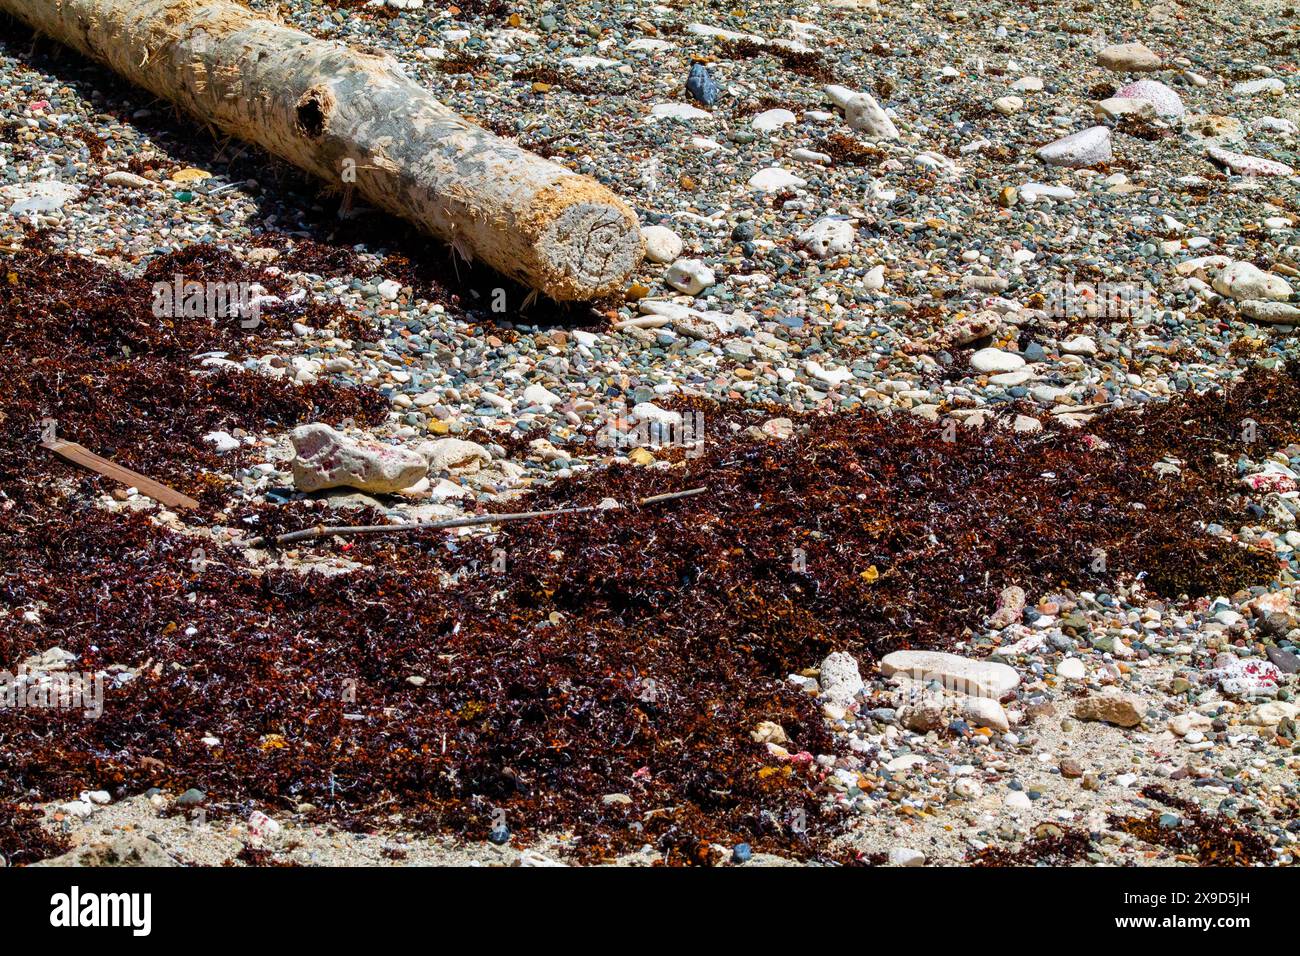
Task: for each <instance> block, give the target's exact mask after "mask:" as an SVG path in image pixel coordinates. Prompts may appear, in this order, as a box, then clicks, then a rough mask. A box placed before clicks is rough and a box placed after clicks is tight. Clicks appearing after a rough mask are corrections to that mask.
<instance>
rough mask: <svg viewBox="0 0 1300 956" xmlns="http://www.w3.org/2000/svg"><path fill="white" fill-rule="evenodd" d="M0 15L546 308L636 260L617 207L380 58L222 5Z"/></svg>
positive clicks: (80, 0) (53, 2)
mask: <svg viewBox="0 0 1300 956" xmlns="http://www.w3.org/2000/svg"><path fill="white" fill-rule="evenodd" d="M0 10H3V11H6V12H8V13H10V14H12V15H14V16H16V17H17V18H18V19H20V20H22V21H23V22H25V23H26V24H28V25H29V26H31V27H32V28H34V29H36V30H38V31H40V32H42V33H45V34H48V35H49V36H50V37H52V38H54V39H55V40H58V41H60V42H62V43H64V44H67V45H68V46H70V47H72V48H74V49H76V50H77V51H79V52H80V53H82V54H84V55H86V56H88V57H90V58H92V59H95V60H98V61H100V62H102V63H104V64H106V65H107V66H109V67H110V68H112V69H113V70H115V71H116V72H117V73H119V74H121V75H122V76H123V77H125V78H126V79H127V80H129V81H131V82H132V83H134V84H137V85H139V86H142V87H144V88H145V89H147V90H149V91H150V92H152V93H154V94H156V95H158V96H160V97H163V98H164V99H167V100H170V101H172V102H174V103H176V104H178V105H179V106H181V107H183V108H184V109H186V110H188V111H189V112H190V113H192V114H194V115H195V116H196V117H198V118H199V119H201V120H203V121H205V122H207V123H210V124H212V125H214V126H216V127H218V128H220V129H221V130H222V131H224V132H225V133H227V134H229V135H231V136H234V137H237V138H239V139H243V140H247V141H250V142H253V143H256V144H258V145H259V146H261V147H263V148H264V149H266V150H267V151H269V152H271V153H274V154H275V155H277V156H279V157H281V158H283V159H285V160H287V161H289V162H291V163H293V164H294V165H296V166H299V167H301V168H302V169H305V170H307V171H308V172H311V173H313V174H315V175H317V176H320V177H321V178H323V179H325V180H328V181H330V182H331V183H335V184H338V185H340V186H341V187H342V186H343V185H344V184H348V185H352V187H353V188H354V189H355V190H356V191H357V192H358V193H359V194H360V195H362V196H364V197H365V198H366V199H367V200H369V201H370V202H371V203H373V204H375V205H376V206H379V207H381V208H383V209H385V210H387V211H389V212H391V213H395V214H396V215H399V216H402V217H404V218H406V219H409V220H411V221H413V222H415V223H417V224H418V225H420V226H422V227H423V228H425V229H427V230H428V231H429V232H431V233H433V234H434V235H435V236H437V237H439V238H440V239H442V240H444V241H446V242H448V243H450V244H451V245H452V246H453V247H454V248H455V249H457V250H458V251H460V252H461V253H462V254H464V255H467V256H470V257H473V258H476V259H480V260H482V261H484V262H486V263H487V264H489V265H491V266H492V267H493V268H495V269H497V270H498V271H499V272H501V273H504V274H505V275H508V276H511V277H512V278H514V279H517V280H518V281H520V282H522V283H524V284H525V285H528V286H530V287H532V288H534V289H537V290H538V291H540V292H543V293H545V294H547V295H549V296H551V297H552V298H554V299H557V300H588V299H594V298H599V297H601V296H604V295H606V294H609V293H612V292H616V291H621V290H622V289H623V287H624V284H625V281H626V279H627V277H628V275H629V274H630V273H631V272H632V270H633V269H635V268H636V266H637V264H638V263H639V262H640V260H641V257H642V254H643V252H644V243H643V241H642V239H641V233H640V230H639V228H638V226H637V221H636V217H635V215H634V214H633V213H632V211H631V210H630V209H629V208H628V207H627V206H626V205H625V204H624V203H623V202H622V201H621V200H620V199H619V198H618V197H617V196H615V195H614V194H613V193H612V192H610V191H609V190H608V189H606V188H605V187H604V186H601V185H600V184H599V183H597V182H596V181H595V180H594V179H591V178H589V177H586V176H580V175H577V174H575V173H572V172H570V171H569V170H567V169H564V168H563V167H561V166H558V165H556V164H554V163H551V162H548V161H547V160H544V159H542V158H541V157H539V156H537V155H535V154H533V153H530V152H528V151H527V150H524V149H520V148H519V147H518V146H517V145H515V144H514V143H511V142H510V141H508V140H505V139H502V138H501V137H498V136H494V135H493V134H491V133H489V132H487V131H486V130H484V129H482V128H480V127H478V126H475V125H474V124H472V123H469V122H467V121H466V120H464V119H462V118H461V117H460V116H458V115H457V114H455V113H454V112H452V111H451V110H449V109H448V108H447V107H445V106H443V105H442V104H441V103H440V102H438V101H437V100H436V99H435V98H434V97H433V96H432V95H431V94H430V93H429V92H428V91H427V90H425V89H424V88H423V87H421V86H419V85H417V84H416V83H414V82H412V81H411V80H410V79H408V78H407V77H406V76H405V75H404V74H403V72H402V69H401V67H400V65H399V64H398V63H397V62H396V61H395V60H393V59H392V58H391V57H390V56H388V55H386V54H382V53H374V52H368V51H362V50H357V49H353V48H351V47H348V46H345V45H343V44H340V43H336V42H329V41H324V40H317V39H315V38H313V37H311V36H308V35H307V34H306V33H302V32H300V31H298V30H293V29H290V28H288V27H286V26H284V25H282V24H280V23H277V22H275V21H273V20H269V19H267V18H265V17H261V16H258V15H256V14H254V13H252V12H251V11H250V10H248V9H247V8H245V7H242V6H239V5H237V4H234V3H229V2H226V0H0ZM349 175H350V176H352V177H354V182H353V180H351V179H349V178H348V177H349Z"/></svg>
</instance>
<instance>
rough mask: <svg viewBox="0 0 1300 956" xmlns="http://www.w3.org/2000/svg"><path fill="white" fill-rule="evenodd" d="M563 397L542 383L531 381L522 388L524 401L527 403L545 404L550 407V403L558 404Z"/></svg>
mask: <svg viewBox="0 0 1300 956" xmlns="http://www.w3.org/2000/svg"><path fill="white" fill-rule="evenodd" d="M562 401H564V399H562V398H560V396H558V395H556V394H555V393H554V392H552V391H551V390H550V389H549V388H546V387H545V386H544V385H538V384H537V383H533V384H532V385H529V386H528V387H527V388H526V389H524V402H525V403H526V404H528V405H545V406H546V407H547V408H550V407H551V406H552V405H558V404H560V402H562Z"/></svg>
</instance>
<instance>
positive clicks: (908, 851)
mask: <svg viewBox="0 0 1300 956" xmlns="http://www.w3.org/2000/svg"><path fill="white" fill-rule="evenodd" d="M889 865H890V866H925V854H924V853H922V852H921V851H920V850H913V849H912V848H911V847H906V846H896V847H891V848H890V850H889Z"/></svg>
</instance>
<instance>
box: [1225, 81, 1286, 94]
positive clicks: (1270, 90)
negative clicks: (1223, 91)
mask: <svg viewBox="0 0 1300 956" xmlns="http://www.w3.org/2000/svg"><path fill="white" fill-rule="evenodd" d="M1285 92H1286V84H1285V83H1283V82H1282V81H1281V80H1279V79H1278V78H1277V77H1275V76H1266V77H1263V78H1262V79H1258V80H1243V81H1242V82H1240V83H1234V84H1233V85H1232V95H1233V96H1259V95H1260V94H1263V95H1265V96H1281V95H1282V94H1283V93H1285Z"/></svg>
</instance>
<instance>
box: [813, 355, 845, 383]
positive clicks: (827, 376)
mask: <svg viewBox="0 0 1300 956" xmlns="http://www.w3.org/2000/svg"><path fill="white" fill-rule="evenodd" d="M804 370H805V371H806V372H807V373H808V374H809V375H811V376H812V377H813V378H815V379H816V380H817V381H819V382H821V383H823V384H824V385H829V386H831V387H834V386H836V385H840V384H842V383H844V382H851V381H853V372H852V370H850V369H847V368H844V367H843V366H841V367H840V368H824V367H823V366H822V364H821V363H820V362H818V361H816V360H815V359H809V360H808V361H807V362H806V363H804Z"/></svg>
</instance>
